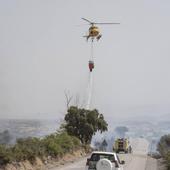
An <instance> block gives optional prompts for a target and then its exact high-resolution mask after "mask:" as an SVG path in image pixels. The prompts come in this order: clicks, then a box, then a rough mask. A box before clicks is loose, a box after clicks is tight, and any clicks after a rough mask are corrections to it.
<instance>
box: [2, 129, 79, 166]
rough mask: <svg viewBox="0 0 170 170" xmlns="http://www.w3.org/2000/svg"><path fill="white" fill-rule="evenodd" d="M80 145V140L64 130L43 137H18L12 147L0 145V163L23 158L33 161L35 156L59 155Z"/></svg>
mask: <svg viewBox="0 0 170 170" xmlns="http://www.w3.org/2000/svg"><path fill="white" fill-rule="evenodd" d="M80 146H81V143H80V140H79V139H78V138H76V137H74V136H70V135H68V134H67V133H66V132H61V133H55V134H52V135H49V136H46V137H45V138H44V139H38V138H26V139H18V140H17V142H16V144H15V145H14V146H13V147H7V146H5V145H0V165H4V164H7V163H10V162H12V161H17V162H19V161H24V160H29V161H30V162H32V163H33V162H34V160H35V158H36V157H39V158H44V157H47V156H49V155H50V156H52V157H60V156H62V155H63V154H65V153H69V152H72V151H74V150H75V149H77V148H79V147H80Z"/></svg>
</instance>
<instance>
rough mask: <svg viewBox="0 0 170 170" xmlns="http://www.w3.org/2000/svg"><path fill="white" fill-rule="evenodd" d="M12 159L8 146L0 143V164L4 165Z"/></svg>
mask: <svg viewBox="0 0 170 170" xmlns="http://www.w3.org/2000/svg"><path fill="white" fill-rule="evenodd" d="M12 161H13V153H12V152H11V149H10V148H7V147H6V146H5V145H0V165H4V164H7V163H10V162H12Z"/></svg>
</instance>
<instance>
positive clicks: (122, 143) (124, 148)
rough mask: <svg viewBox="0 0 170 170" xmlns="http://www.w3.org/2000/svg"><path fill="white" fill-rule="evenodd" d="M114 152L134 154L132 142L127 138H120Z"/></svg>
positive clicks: (116, 141)
mask: <svg viewBox="0 0 170 170" xmlns="http://www.w3.org/2000/svg"><path fill="white" fill-rule="evenodd" d="M113 151H115V152H116V153H119V152H124V153H132V147H131V145H130V141H129V140H128V139H127V138H118V139H116V140H115V142H114V146H113Z"/></svg>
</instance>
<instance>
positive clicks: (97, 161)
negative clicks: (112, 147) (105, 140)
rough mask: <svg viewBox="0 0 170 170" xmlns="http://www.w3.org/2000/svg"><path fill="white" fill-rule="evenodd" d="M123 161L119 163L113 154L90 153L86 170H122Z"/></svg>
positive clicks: (116, 156)
mask: <svg viewBox="0 0 170 170" xmlns="http://www.w3.org/2000/svg"><path fill="white" fill-rule="evenodd" d="M123 164H125V161H120V159H119V157H118V155H117V154H116V153H114V152H101V151H94V152H92V154H91V156H90V158H88V159H87V162H86V170H123Z"/></svg>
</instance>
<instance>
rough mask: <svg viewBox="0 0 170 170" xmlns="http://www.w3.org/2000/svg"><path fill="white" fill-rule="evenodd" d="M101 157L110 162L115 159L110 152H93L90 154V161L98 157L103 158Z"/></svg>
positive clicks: (96, 159)
mask: <svg viewBox="0 0 170 170" xmlns="http://www.w3.org/2000/svg"><path fill="white" fill-rule="evenodd" d="M103 158H105V159H108V160H110V161H111V162H114V161H115V158H114V155H112V154H93V155H92V156H91V161H99V160H100V159H103Z"/></svg>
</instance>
